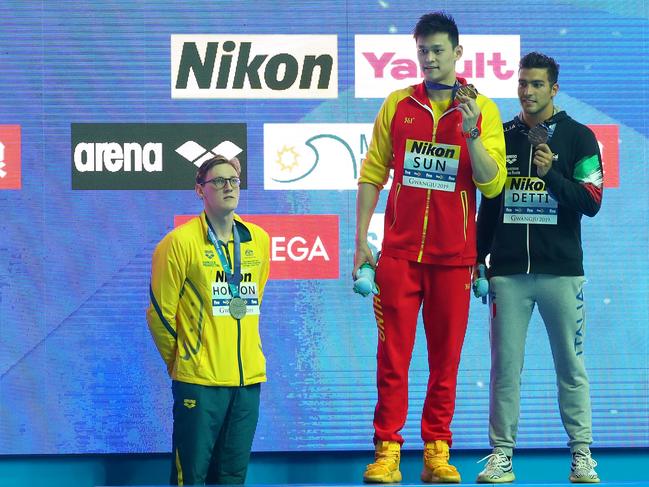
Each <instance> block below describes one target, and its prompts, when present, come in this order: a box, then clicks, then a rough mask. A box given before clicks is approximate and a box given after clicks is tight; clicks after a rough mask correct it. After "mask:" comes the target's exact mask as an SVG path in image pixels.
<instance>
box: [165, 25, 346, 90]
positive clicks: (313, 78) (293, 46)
mask: <svg viewBox="0 0 649 487" xmlns="http://www.w3.org/2000/svg"><path fill="white" fill-rule="evenodd" d="M337 96H338V39H337V37H336V36H335V35H227V34H224V35H221V34H219V35H186V34H174V35H172V36H171V97H172V98H336V97H337Z"/></svg>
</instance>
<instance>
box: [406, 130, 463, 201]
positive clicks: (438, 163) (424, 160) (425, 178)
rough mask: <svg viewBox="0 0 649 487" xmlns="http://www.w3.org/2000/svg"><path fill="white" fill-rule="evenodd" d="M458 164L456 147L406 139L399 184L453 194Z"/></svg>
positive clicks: (457, 147)
mask: <svg viewBox="0 0 649 487" xmlns="http://www.w3.org/2000/svg"><path fill="white" fill-rule="evenodd" d="M459 165H460V146H459V145H449V144H437V143H434V142H429V141H423V140H411V139H408V140H407V141H406V149H405V153H404V158H403V185H404V186H413V187H415V188H425V189H433V190H436V191H455V182H456V180H457V170H458V167H459Z"/></svg>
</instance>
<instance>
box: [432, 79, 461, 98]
mask: <svg viewBox="0 0 649 487" xmlns="http://www.w3.org/2000/svg"><path fill="white" fill-rule="evenodd" d="M424 84H425V85H426V88H427V89H429V90H453V92H452V93H451V100H454V99H455V94H456V93H457V90H458V89H459V88H460V83H459V82H458V81H457V80H455V83H454V84H452V85H445V84H444V83H437V82H435V81H428V80H424Z"/></svg>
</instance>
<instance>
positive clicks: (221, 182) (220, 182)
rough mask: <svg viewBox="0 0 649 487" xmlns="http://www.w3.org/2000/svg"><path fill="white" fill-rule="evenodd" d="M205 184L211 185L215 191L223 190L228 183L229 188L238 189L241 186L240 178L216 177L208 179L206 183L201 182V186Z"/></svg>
mask: <svg viewBox="0 0 649 487" xmlns="http://www.w3.org/2000/svg"><path fill="white" fill-rule="evenodd" d="M207 183H212V184H213V185H214V187H215V188H216V189H221V188H225V183H230V186H231V187H233V188H238V187H239V185H240V184H241V178H238V177H236V176H233V177H231V178H222V177H221V176H217V177H215V178H212V179H208V180H207V181H203V182H202V183H201V185H203V184H207Z"/></svg>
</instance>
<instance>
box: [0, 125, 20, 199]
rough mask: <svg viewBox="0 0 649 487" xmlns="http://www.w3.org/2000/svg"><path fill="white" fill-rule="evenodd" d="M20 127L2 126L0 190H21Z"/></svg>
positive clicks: (0, 135) (0, 136)
mask: <svg viewBox="0 0 649 487" xmlns="http://www.w3.org/2000/svg"><path fill="white" fill-rule="evenodd" d="M20 144H21V133H20V125H0V190H3V189H21V186H22V180H21V160H20V158H21V149H20Z"/></svg>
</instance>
